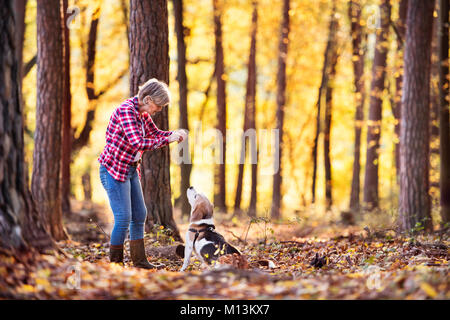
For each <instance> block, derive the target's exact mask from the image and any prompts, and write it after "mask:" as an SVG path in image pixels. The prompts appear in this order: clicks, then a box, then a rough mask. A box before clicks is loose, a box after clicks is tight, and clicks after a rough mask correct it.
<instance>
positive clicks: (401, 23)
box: [392, 0, 408, 182]
mask: <svg viewBox="0 0 450 320" xmlns="http://www.w3.org/2000/svg"><path fill="white" fill-rule="evenodd" d="M407 10H408V0H401V1H400V5H399V17H398V20H397V26H396V29H397V53H396V54H397V57H398V58H397V59H396V60H397V61H401V62H403V48H404V42H405V33H406V14H407ZM396 74H397V76H396V77H395V98H394V106H393V110H392V113H393V114H394V119H395V128H394V133H395V138H394V150H395V151H394V152H395V167H396V176H397V182H399V173H400V145H399V142H400V126H401V123H400V118H401V111H402V108H401V106H402V86H403V65H400V66H397V73H396Z"/></svg>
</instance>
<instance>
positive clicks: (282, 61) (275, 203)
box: [271, 0, 290, 219]
mask: <svg viewBox="0 0 450 320" xmlns="http://www.w3.org/2000/svg"><path fill="white" fill-rule="evenodd" d="M289 6H290V3H289V0H283V11H282V19H281V25H280V38H279V42H278V72H277V129H278V132H279V143H278V149H277V152H275V157H274V161H275V162H277V161H278V163H279V165H278V170H277V171H276V172H275V173H274V175H273V194H272V209H271V217H272V219H279V218H281V212H280V209H281V183H282V173H281V171H282V170H281V169H282V167H283V166H282V160H283V158H282V150H283V123H284V107H285V104H286V59H287V55H288V43H289V28H290V26H289Z"/></svg>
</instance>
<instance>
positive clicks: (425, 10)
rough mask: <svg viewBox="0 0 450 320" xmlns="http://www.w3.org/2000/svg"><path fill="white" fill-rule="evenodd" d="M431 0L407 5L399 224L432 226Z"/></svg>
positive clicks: (402, 226)
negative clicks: (430, 193)
mask: <svg viewBox="0 0 450 320" xmlns="http://www.w3.org/2000/svg"><path fill="white" fill-rule="evenodd" d="M433 10H434V1H422V0H410V1H409V5H408V15H407V20H406V21H407V28H406V46H405V52H404V68H405V72H404V79H403V81H404V82H403V94H402V117H401V123H402V125H401V129H400V198H399V225H400V229H401V230H402V231H406V232H411V231H416V230H418V229H417V228H425V229H426V230H431V229H432V221H431V214H430V211H431V210H430V195H429V116H430V109H429V91H430V78H429V75H430V58H431V34H432V25H433Z"/></svg>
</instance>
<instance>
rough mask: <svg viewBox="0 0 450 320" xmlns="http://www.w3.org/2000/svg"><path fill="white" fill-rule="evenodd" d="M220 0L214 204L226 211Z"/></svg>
mask: <svg viewBox="0 0 450 320" xmlns="http://www.w3.org/2000/svg"><path fill="white" fill-rule="evenodd" d="M222 7H223V1H222V0H213V10H214V36H215V50H216V61H215V69H216V80H217V126H216V128H217V130H219V131H220V133H221V134H222V138H223V139H222V145H221V146H220V149H219V150H215V152H219V159H220V163H219V164H218V166H217V167H216V168H215V171H216V172H215V178H214V180H215V182H216V183H215V184H216V187H215V188H216V190H215V196H214V198H215V199H214V204H215V206H216V207H217V209H218V210H220V211H222V212H226V211H227V206H226V203H225V199H226V180H225V164H226V124H227V108H226V81H225V80H226V74H225V62H224V55H223V47H222Z"/></svg>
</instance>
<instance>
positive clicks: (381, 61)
mask: <svg viewBox="0 0 450 320" xmlns="http://www.w3.org/2000/svg"><path fill="white" fill-rule="evenodd" d="M380 19H381V28H380V29H378V30H377V38H376V44H375V57H374V61H373V67H372V83H371V87H370V106H369V119H368V123H367V152H366V172H365V176H364V203H365V205H367V208H368V209H370V210H371V209H374V208H377V207H378V161H379V152H380V134H381V106H382V103H383V90H384V88H385V86H384V80H385V76H386V58H387V53H388V34H389V24H390V19H391V5H390V2H389V0H382V2H381V4H380Z"/></svg>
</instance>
